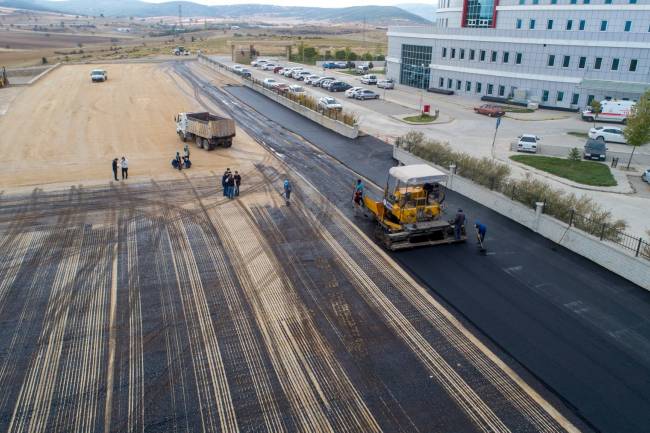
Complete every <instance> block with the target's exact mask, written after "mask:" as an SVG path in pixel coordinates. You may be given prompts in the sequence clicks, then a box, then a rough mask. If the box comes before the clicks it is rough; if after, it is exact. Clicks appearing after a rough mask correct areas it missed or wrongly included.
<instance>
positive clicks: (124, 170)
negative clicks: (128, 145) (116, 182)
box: [120, 156, 129, 180]
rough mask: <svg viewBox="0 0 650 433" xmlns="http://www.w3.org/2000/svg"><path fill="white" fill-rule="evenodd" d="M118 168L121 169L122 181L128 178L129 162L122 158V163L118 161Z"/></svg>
mask: <svg viewBox="0 0 650 433" xmlns="http://www.w3.org/2000/svg"><path fill="white" fill-rule="evenodd" d="M120 167H122V180H124V179H128V178H129V160H128V159H126V157H124V156H122V161H120Z"/></svg>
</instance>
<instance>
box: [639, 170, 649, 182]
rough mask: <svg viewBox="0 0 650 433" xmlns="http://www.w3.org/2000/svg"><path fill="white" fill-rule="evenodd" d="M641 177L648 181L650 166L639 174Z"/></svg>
mask: <svg viewBox="0 0 650 433" xmlns="http://www.w3.org/2000/svg"><path fill="white" fill-rule="evenodd" d="M641 179H642V180H644V181H646V182H648V183H650V168H648V169H647V170H646V171H644V172H643V174H642V175H641Z"/></svg>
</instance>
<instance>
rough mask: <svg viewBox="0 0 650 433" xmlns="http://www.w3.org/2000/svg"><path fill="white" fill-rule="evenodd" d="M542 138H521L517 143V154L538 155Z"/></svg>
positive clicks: (533, 136)
mask: <svg viewBox="0 0 650 433" xmlns="http://www.w3.org/2000/svg"><path fill="white" fill-rule="evenodd" d="M539 141H540V138H539V137H538V136H536V135H532V134H523V135H520V136H519V141H517V152H530V153H537V143H538V142H539Z"/></svg>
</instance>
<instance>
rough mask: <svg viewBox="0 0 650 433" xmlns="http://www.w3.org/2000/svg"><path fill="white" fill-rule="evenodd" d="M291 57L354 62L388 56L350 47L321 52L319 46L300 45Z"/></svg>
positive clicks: (310, 60) (381, 59) (381, 58)
mask: <svg viewBox="0 0 650 433" xmlns="http://www.w3.org/2000/svg"><path fill="white" fill-rule="evenodd" d="M291 57H292V58H294V59H298V60H303V59H304V61H306V62H315V61H317V60H345V61H349V62H354V61H355V60H365V61H372V60H376V61H383V60H386V57H385V56H384V55H383V54H372V53H369V52H366V53H362V54H359V53H356V52H354V51H352V50H351V49H350V47H346V48H344V49H340V50H334V51H332V50H325V51H323V52H322V53H321V52H320V50H319V49H318V48H317V47H309V46H306V45H300V46H299V47H298V53H297V54H295V55H292V56H291Z"/></svg>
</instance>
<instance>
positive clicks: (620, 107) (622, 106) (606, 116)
mask: <svg viewBox="0 0 650 433" xmlns="http://www.w3.org/2000/svg"><path fill="white" fill-rule="evenodd" d="M635 105H636V102H634V101H619V100H616V99H613V100H611V101H608V100H604V101H600V106H601V107H602V108H601V113H600V114H598V116H595V115H594V113H592V112H591V108H590V107H587V109H586V110H585V111H583V112H582V120H586V121H588V122H593V121H594V119H596V120H603V121H608V122H620V123H625V122H627V118H628V116H629V115H630V112H631V111H632V108H634V106H635Z"/></svg>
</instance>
